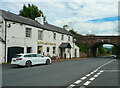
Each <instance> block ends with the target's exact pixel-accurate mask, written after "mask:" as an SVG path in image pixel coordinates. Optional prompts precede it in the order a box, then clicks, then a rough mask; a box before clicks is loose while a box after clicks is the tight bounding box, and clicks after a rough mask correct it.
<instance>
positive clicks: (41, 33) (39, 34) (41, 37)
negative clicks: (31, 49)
mask: <svg viewBox="0 0 120 88" xmlns="http://www.w3.org/2000/svg"><path fill="white" fill-rule="evenodd" d="M42 39H43V32H42V31H40V30H38V40H42Z"/></svg>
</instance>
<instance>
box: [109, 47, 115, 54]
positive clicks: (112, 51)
mask: <svg viewBox="0 0 120 88" xmlns="http://www.w3.org/2000/svg"><path fill="white" fill-rule="evenodd" d="M110 54H116V47H114V46H113V47H112V48H111V50H110Z"/></svg>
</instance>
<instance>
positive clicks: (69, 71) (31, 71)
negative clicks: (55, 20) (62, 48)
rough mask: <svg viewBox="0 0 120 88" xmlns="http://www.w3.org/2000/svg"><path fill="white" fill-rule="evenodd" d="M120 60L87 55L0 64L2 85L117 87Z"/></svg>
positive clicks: (45, 87)
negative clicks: (30, 63) (29, 63)
mask: <svg viewBox="0 0 120 88" xmlns="http://www.w3.org/2000/svg"><path fill="white" fill-rule="evenodd" d="M119 71H120V68H119V61H118V60H116V59H112V58H88V59H76V60H68V61H61V62H57V63H52V64H50V65H35V66H32V67H30V68H26V67H20V68H17V67H13V66H11V65H10V64H4V65H2V86H3V88H16V87H17V88H20V87H21V88H24V87H25V88H26V87H28V88H31V87H32V88H36V87H38V88H50V87H51V88H89V87H90V88H110V87H111V88H119V87H118V86H119V79H118V78H119Z"/></svg>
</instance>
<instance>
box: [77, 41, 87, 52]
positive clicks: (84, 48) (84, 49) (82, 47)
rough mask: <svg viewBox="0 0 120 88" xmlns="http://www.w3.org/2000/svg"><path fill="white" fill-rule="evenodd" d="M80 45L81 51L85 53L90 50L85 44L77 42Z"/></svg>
mask: <svg viewBox="0 0 120 88" xmlns="http://www.w3.org/2000/svg"><path fill="white" fill-rule="evenodd" d="M75 44H76V45H77V46H78V47H79V51H80V52H85V53H87V52H88V49H87V48H86V47H85V46H84V45H82V44H79V43H77V42H76V43H75Z"/></svg>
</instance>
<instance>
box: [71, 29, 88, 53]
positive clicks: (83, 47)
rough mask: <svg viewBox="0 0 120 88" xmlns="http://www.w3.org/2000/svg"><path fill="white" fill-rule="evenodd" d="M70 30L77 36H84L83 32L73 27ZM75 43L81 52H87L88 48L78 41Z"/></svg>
mask: <svg viewBox="0 0 120 88" xmlns="http://www.w3.org/2000/svg"><path fill="white" fill-rule="evenodd" d="M69 32H71V33H72V34H73V35H75V36H82V35H81V34H79V33H77V32H75V31H74V30H73V29H71V30H70V31H69ZM75 44H76V45H77V46H78V47H79V51H80V52H85V53H86V52H88V49H87V48H86V47H85V46H84V45H82V44H79V43H77V42H76V43H75Z"/></svg>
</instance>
